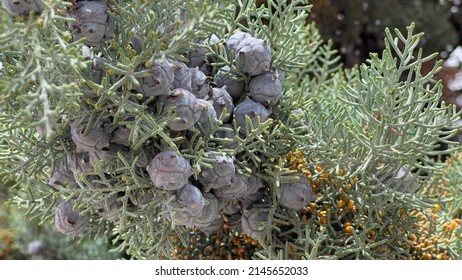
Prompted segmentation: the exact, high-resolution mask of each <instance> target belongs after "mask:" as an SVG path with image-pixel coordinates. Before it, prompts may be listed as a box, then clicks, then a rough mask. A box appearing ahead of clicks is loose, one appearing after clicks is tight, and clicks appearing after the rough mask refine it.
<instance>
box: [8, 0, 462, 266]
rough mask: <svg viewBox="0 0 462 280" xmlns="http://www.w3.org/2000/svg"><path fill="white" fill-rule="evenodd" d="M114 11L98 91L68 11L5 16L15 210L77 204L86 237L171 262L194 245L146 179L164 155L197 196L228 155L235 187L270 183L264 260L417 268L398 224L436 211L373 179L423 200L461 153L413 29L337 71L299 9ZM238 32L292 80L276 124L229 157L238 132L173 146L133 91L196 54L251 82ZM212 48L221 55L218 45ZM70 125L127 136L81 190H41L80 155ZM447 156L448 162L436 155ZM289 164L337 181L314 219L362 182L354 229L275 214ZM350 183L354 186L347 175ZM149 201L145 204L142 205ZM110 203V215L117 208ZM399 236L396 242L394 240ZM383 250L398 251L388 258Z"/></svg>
mask: <svg viewBox="0 0 462 280" xmlns="http://www.w3.org/2000/svg"><path fill="white" fill-rule="evenodd" d="M108 2H109V3H110V4H111V7H112V9H111V12H110V15H111V16H113V17H114V19H115V21H116V32H115V33H116V35H115V37H114V38H113V39H110V40H108V41H106V42H104V43H102V44H101V45H100V46H97V47H95V48H94V49H92V55H93V56H101V55H102V56H104V57H105V58H108V59H110V61H108V63H106V64H105V65H104V67H105V70H106V71H105V72H106V74H105V76H104V77H103V80H102V82H101V83H100V84H98V83H96V82H94V81H92V79H91V78H89V76H88V71H89V69H90V65H91V64H92V62H91V60H88V59H87V58H85V57H84V56H83V55H82V54H81V47H82V44H83V41H84V40H79V41H78V42H72V35H71V34H70V32H69V31H68V28H67V21H69V19H68V18H66V17H65V14H66V12H65V7H70V6H71V4H70V3H68V2H65V1H60V0H53V1H50V2H47V3H48V4H47V5H48V7H47V8H46V9H45V10H44V11H43V12H42V13H41V14H39V15H32V14H31V15H30V16H29V17H22V20H21V19H20V18H14V17H10V16H9V15H7V14H6V12H5V11H4V10H1V11H0V12H1V14H0V18H1V19H2V21H3V24H2V25H1V26H0V34H1V35H0V51H1V54H0V58H1V61H2V62H3V69H0V91H1V92H2V94H1V97H0V106H1V107H0V121H1V123H0V128H1V130H0V135H1V140H0V160H1V162H0V167H1V170H2V171H1V172H3V174H2V175H3V176H4V177H5V179H6V180H12V181H14V182H17V183H18V184H17V186H18V187H17V188H18V190H19V191H21V195H19V196H18V197H17V198H16V199H15V200H14V201H15V202H16V203H17V204H18V205H19V206H21V207H26V208H27V209H28V215H29V216H30V217H32V218H33V217H39V218H40V219H42V220H43V221H51V220H52V217H53V216H54V207H55V206H56V205H57V204H58V203H59V201H60V200H63V199H68V200H69V199H73V200H76V201H77V202H76V207H79V208H81V209H84V211H83V213H82V214H86V213H89V214H90V215H91V217H92V218H91V219H90V222H89V223H88V228H87V230H86V231H85V232H84V234H83V235H82V236H89V237H92V236H94V237H96V236H101V235H107V236H108V237H111V238H112V240H113V242H114V243H116V242H117V243H118V244H119V246H120V247H119V249H120V250H126V252H127V253H128V254H130V255H131V256H132V257H133V258H171V257H172V251H173V248H174V246H175V245H174V244H173V243H172V241H171V240H170V236H171V235H172V234H176V235H178V236H179V238H180V240H182V243H183V244H187V243H188V242H189V241H188V240H187V237H188V232H190V229H189V228H186V227H183V226H174V225H172V223H171V222H170V221H169V220H168V219H166V218H165V214H166V212H165V211H166V210H165V207H164V208H163V207H161V206H162V205H165V204H167V203H169V202H170V201H172V200H174V199H175V197H174V196H173V195H172V194H171V193H169V192H167V191H165V190H160V189H158V188H155V187H154V186H153V184H152V182H151V181H150V179H149V175H148V173H147V172H146V168H145V167H146V165H147V163H148V162H149V161H150V160H151V159H152V158H153V157H154V156H155V155H156V154H158V153H159V152H161V151H164V150H166V149H170V150H173V151H176V152H180V153H181V154H182V155H183V156H184V157H185V158H186V159H187V160H189V161H190V163H191V166H192V168H193V170H194V175H193V180H197V179H198V175H199V173H200V172H201V171H202V170H204V169H207V168H210V167H211V166H212V164H213V163H214V160H215V158H216V157H217V156H222V155H223V154H227V155H229V156H232V157H234V158H235V160H234V163H235V165H236V168H237V169H238V170H239V171H240V172H241V173H243V174H251V173H254V174H255V175H257V176H259V177H261V178H263V179H265V180H266V182H267V183H268V184H267V189H266V190H265V195H266V200H265V201H264V204H265V205H270V211H269V215H268V216H269V218H268V222H267V223H265V224H263V227H262V233H263V234H261V235H260V236H259V237H260V238H261V239H266V242H260V243H261V244H266V245H263V247H262V249H261V250H260V251H258V252H255V254H254V257H255V258H269V259H275V258H294V257H303V258H310V259H314V258H360V259H362V258H373V259H389V258H400V257H403V256H407V255H408V251H407V250H406V249H403V248H402V245H403V244H405V243H406V236H405V235H406V233H410V232H414V231H416V230H417V229H416V227H415V221H413V218H412V217H409V219H404V218H403V215H402V214H401V212H400V210H403V211H404V213H406V214H408V216H411V215H410V214H409V213H411V212H412V211H413V210H416V209H418V210H421V209H423V208H425V207H426V206H428V205H430V203H431V198H428V197H425V196H423V195H421V194H420V193H421V188H418V189H417V191H416V192H415V193H401V192H397V191H393V190H391V189H390V188H388V187H387V186H385V185H383V181H382V183H381V181H380V179H379V178H378V177H379V175H378V174H380V170H387V168H388V167H390V166H392V167H395V166H396V168H397V169H399V168H400V166H406V167H407V168H409V170H411V171H412V172H413V175H414V177H415V178H416V179H417V180H418V185H419V186H420V185H422V184H424V182H425V180H426V178H427V176H429V175H431V174H432V173H434V172H435V171H437V170H439V169H440V164H438V163H437V162H436V161H435V160H434V157H435V156H439V155H442V154H445V153H448V152H450V151H452V150H453V149H454V147H455V145H454V143H452V142H450V140H449V139H450V138H451V137H452V136H453V135H454V133H455V132H456V128H455V127H453V126H452V123H454V122H455V121H456V120H457V119H458V118H459V117H458V115H457V114H455V112H453V108H452V107H447V106H446V105H444V104H442V105H441V106H438V100H439V96H440V95H441V84H440V83H438V82H436V81H434V79H433V74H434V73H436V72H437V71H438V70H439V66H440V63H437V65H435V66H434V68H433V69H432V71H430V73H429V74H428V75H425V76H423V75H422V74H421V67H422V63H423V62H425V61H428V60H430V59H431V58H432V57H433V56H432V57H422V55H421V52H420V51H416V50H415V48H416V46H417V43H418V40H419V38H420V36H421V34H417V35H414V34H413V32H412V31H413V25H411V26H410V27H409V28H408V34H407V35H403V34H402V33H400V32H399V31H398V30H396V31H395V34H396V35H392V33H391V32H388V31H387V38H386V46H387V48H386V49H385V51H384V52H383V54H382V55H381V57H379V56H378V55H377V54H372V55H371V59H370V60H369V61H368V62H367V63H366V64H363V65H361V66H359V67H357V68H354V69H351V70H343V69H342V68H341V67H340V65H339V63H338V57H337V56H336V54H335V51H334V50H332V49H331V48H330V44H329V43H327V44H326V43H324V42H322V40H321V39H320V36H319V34H318V31H317V29H316V27H315V26H314V24H306V18H307V16H308V13H309V11H310V6H309V5H308V3H307V1H304V0H298V1H291V3H290V4H287V3H286V1H282V0H275V1H268V7H269V8H268V7H265V6H260V7H256V5H255V1H251V0H249V1H207V0H191V1H174V0H163V1H142V0H134V1H116V0H114V1H108ZM237 28H239V29H240V30H241V31H246V32H248V33H249V34H251V35H252V36H254V37H255V38H260V39H264V40H266V41H267V42H268V44H269V46H270V47H271V49H272V58H273V59H272V68H274V69H281V70H283V71H284V72H285V82H284V95H283V97H282V99H281V100H280V101H279V102H278V103H277V104H276V105H275V106H274V107H273V108H272V115H271V116H270V119H269V120H268V121H265V122H262V123H260V125H259V126H258V127H254V125H253V122H252V121H251V120H250V118H246V126H247V129H246V133H245V135H242V134H241V135H239V133H236V140H237V147H236V148H235V149H227V148H225V147H226V143H228V142H227V141H226V140H225V139H220V138H218V137H216V135H218V133H216V132H218V131H223V130H226V129H229V128H225V127H220V126H217V127H216V128H215V131H212V132H210V131H209V129H207V131H206V133H205V132H204V131H203V130H201V128H200V127H198V129H196V130H195V131H193V132H190V134H188V135H187V136H188V137H186V135H185V134H181V133H171V132H170V131H169V129H168V124H169V123H170V122H171V121H173V120H177V119H178V118H177V116H176V115H175V114H174V113H173V111H172V110H167V111H164V110H162V108H161V104H160V102H157V100H158V99H157V97H144V96H143V95H142V94H140V93H139V92H137V91H136V90H135V89H136V88H137V87H139V81H138V79H137V78H139V77H146V76H148V75H149V70H146V69H148V68H150V67H151V66H152V65H153V64H154V61H156V60H157V59H161V60H164V59H166V58H168V59H176V60H179V61H186V60H187V59H186V56H184V55H183V54H184V53H185V52H186V51H188V50H191V49H194V48H197V47H198V44H199V45H200V47H205V48H206V49H207V50H208V52H209V53H210V55H211V56H213V57H214V58H215V60H214V61H213V62H212V64H211V65H212V66H213V67H212V69H211V71H212V72H211V74H212V75H213V74H215V73H216V72H217V71H218V68H219V67H222V66H228V67H229V69H230V71H231V72H233V73H237V74H242V73H239V69H237V67H236V66H235V65H234V64H233V61H231V60H230V59H228V56H227V53H226V48H225V46H224V42H225V41H226V39H227V38H228V37H229V36H231V34H232V33H233V32H234V30H235V29H237ZM133 30H136V34H137V35H138V36H140V38H141V41H142V43H143V51H142V52H141V53H140V54H139V55H137V54H136V52H135V51H134V50H133V48H132V47H131V45H130V41H131V39H132V37H133V36H134V34H135V32H134V31H133ZM213 34H215V35H216V36H217V37H218V38H219V41H218V42H215V41H212V40H209V39H210V38H211V36H212V35H213ZM199 41H201V42H203V43H197V42H199ZM231 57H232V55H231ZM246 82H247V83H248V82H249V81H248V80H247V81H246ZM153 104H155V106H153ZM108 119H110V121H109V122H108V121H107V120H108ZM73 121H84V122H85V124H86V129H87V130H89V129H92V128H93V127H95V125H97V124H99V123H101V122H105V123H109V124H108V125H107V126H105V131H106V132H107V133H111V132H113V131H114V130H115V129H116V128H117V127H119V126H124V127H126V128H129V129H130V130H131V134H130V137H129V139H128V143H129V148H127V149H120V150H118V151H115V152H111V151H107V153H105V154H104V156H103V157H102V158H101V159H102V160H101V161H98V162H97V163H95V164H94V167H95V172H94V173H93V174H92V175H88V176H87V175H81V174H74V176H75V179H76V180H77V182H78V187H71V186H66V187H63V188H61V189H60V190H59V191H57V190H55V189H53V188H52V187H50V186H49V185H47V183H48V181H49V178H50V177H51V175H52V173H53V172H54V170H56V169H57V168H58V165H59V163H60V161H61V160H62V159H64V158H66V155H68V154H71V155H72V154H74V153H75V151H74V149H75V147H73V145H72V143H71V142H72V141H71V140H70V139H71V137H70V124H71V123H72V122H73ZM233 129H234V130H235V131H236V127H235V123H234V128H233ZM439 143H445V144H448V148H447V149H446V150H439V151H437V150H436V148H438V145H439ZM295 149H298V150H300V151H302V152H303V154H304V155H305V157H306V159H307V160H308V163H307V165H306V166H305V167H306V168H307V169H310V170H313V169H314V167H315V166H318V165H322V166H323V167H324V169H325V170H330V173H331V174H330V175H331V176H332V180H330V181H329V182H328V183H326V184H323V185H321V186H320V190H321V192H320V193H321V194H322V195H321V196H320V197H318V199H317V200H316V203H317V204H318V205H322V204H326V205H332V206H335V205H336V197H337V196H338V189H339V185H338V183H335V182H334V180H333V179H338V180H340V181H341V182H342V180H343V181H345V180H347V179H348V178H350V179H351V178H354V177H356V178H359V182H358V183H357V184H355V187H354V188H352V189H349V190H348V191H346V192H347V194H348V196H349V197H350V198H352V199H354V201H355V203H356V205H357V206H358V210H357V212H356V213H346V214H345V215H338V214H337V213H336V212H335V211H330V212H329V213H328V219H329V221H334V222H329V223H328V224H324V225H323V224H320V223H319V221H316V220H315V218H314V215H313V216H311V220H310V221H309V222H308V223H306V222H302V220H301V214H300V211H294V210H289V209H287V208H285V207H283V206H280V205H279V203H278V199H279V186H280V183H282V182H292V181H294V180H295V179H296V178H297V177H296V176H293V174H294V173H296V171H295V170H289V168H288V167H289V166H288V164H287V162H286V155H287V153H288V152H289V151H294V150H295ZM340 169H342V170H345V171H346V174H345V175H338V173H336V171H338V170H340ZM30 182H34V183H33V184H31V183H30ZM390 184H392V183H391V182H390ZM143 197H149V199H147V201H144V202H143V203H141V202H140V201H143ZM113 198H116V202H117V207H115V208H114V207H109V206H111V205H112V206H113V204H112V202H113ZM108 201H110V202H111V203H109V202H108ZM134 201H136V203H135V202H134ZM108 204H111V205H108ZM101 209H106V210H107V209H111V211H115V215H118V217H119V219H117V221H116V222H110V221H107V219H104V217H103V216H101V215H99V213H100V212H99V211H100V210H101ZM333 209H334V208H333ZM379 213H380V215H379ZM379 216H380V217H379ZM346 218H348V220H350V221H353V222H354V223H356V224H357V225H358V226H359V224H361V225H362V229H363V230H361V231H358V233H354V234H353V235H351V236H346V235H345V234H344V232H343V229H341V228H340V229H339V226H338V224H340V225H341V223H342V222H340V221H341V220H342V219H346ZM336 220H338V221H339V223H336V222H335V221H336ZM390 225H394V226H395V229H393V230H389V226H390ZM371 229H374V230H376V231H378V232H380V234H378V236H377V238H376V239H375V240H369V239H367V237H366V234H367V232H368V231H369V230H371ZM387 230H388V231H387ZM197 234H200V233H197ZM381 246H388V247H387V248H388V250H385V251H382V250H378V249H377V248H380V247H381ZM289 247H293V248H296V250H295V251H294V250H289ZM458 254H459V255H460V253H458Z"/></svg>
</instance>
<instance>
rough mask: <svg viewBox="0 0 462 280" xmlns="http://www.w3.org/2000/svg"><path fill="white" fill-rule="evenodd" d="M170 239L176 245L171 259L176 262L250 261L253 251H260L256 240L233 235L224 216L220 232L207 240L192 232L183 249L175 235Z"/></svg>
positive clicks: (200, 234) (245, 236)
mask: <svg viewBox="0 0 462 280" xmlns="http://www.w3.org/2000/svg"><path fill="white" fill-rule="evenodd" d="M171 239H172V241H173V242H174V243H175V244H177V246H176V248H175V249H174V250H173V259H176V260H190V259H195V260H250V259H251V257H252V255H253V253H254V252H255V250H257V249H261V246H260V244H259V242H258V240H255V239H252V238H250V237H249V236H247V235H245V234H235V233H233V232H232V230H230V226H229V225H228V218H227V216H224V225H223V231H222V232H219V233H217V234H215V235H213V236H210V237H209V238H207V237H205V235H204V234H202V233H198V232H192V233H191V238H190V244H189V246H188V247H184V246H183V245H182V244H181V242H180V239H179V237H178V236H176V235H173V236H171Z"/></svg>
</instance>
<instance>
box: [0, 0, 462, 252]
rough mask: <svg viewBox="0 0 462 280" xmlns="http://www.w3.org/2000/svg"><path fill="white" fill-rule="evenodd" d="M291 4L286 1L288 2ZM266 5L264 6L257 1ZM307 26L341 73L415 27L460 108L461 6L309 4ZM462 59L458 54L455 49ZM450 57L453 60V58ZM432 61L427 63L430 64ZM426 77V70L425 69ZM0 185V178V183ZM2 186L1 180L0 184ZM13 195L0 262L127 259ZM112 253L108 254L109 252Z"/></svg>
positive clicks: (449, 2)
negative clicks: (28, 208)
mask: <svg viewBox="0 0 462 280" xmlns="http://www.w3.org/2000/svg"><path fill="white" fill-rule="evenodd" d="M288 1H290V0H288ZM259 2H260V3H266V0H262V1H259ZM310 2H311V3H312V4H313V9H312V12H311V14H310V19H309V20H310V21H311V22H313V21H314V22H315V23H316V24H317V26H318V27H319V29H320V32H321V35H322V37H323V38H324V39H325V40H332V42H333V44H334V47H335V48H336V49H337V50H338V52H339V54H340V55H341V57H342V63H343V64H344V66H345V67H354V66H355V65H357V64H360V63H363V62H365V61H366V60H367V58H368V57H369V53H370V52H378V53H380V52H381V50H382V49H383V47H384V43H383V38H384V37H385V32H384V30H385V28H386V27H388V28H390V29H393V28H398V29H400V30H401V31H403V33H405V27H406V26H407V25H409V24H410V23H411V22H415V24H416V31H421V32H425V35H424V37H423V38H422V40H421V47H422V48H423V50H424V54H427V55H428V54H431V53H434V52H438V53H439V57H438V58H437V59H444V60H448V59H449V58H450V57H451V59H449V61H447V62H446V63H445V64H444V67H443V69H442V71H441V72H440V73H439V74H438V78H439V79H442V80H443V85H444V95H443V97H442V101H445V102H447V103H453V104H456V106H457V107H458V108H459V109H460V108H461V107H462V98H460V93H462V86H460V84H461V83H462V71H461V62H462V55H461V56H460V57H458V56H457V51H456V52H454V50H457V47H458V46H460V45H462V0H387V1H383V0H311V1H310ZM459 51H460V52H461V53H462V48H461V49H459ZM451 54H453V55H452V56H451ZM434 62H435V61H431V62H429V64H432V63H434ZM423 71H425V69H423ZM0 179H1V178H0ZM0 181H1V180H0ZM15 195H17V194H16V193H15V191H14V189H12V188H11V185H7V184H3V183H1V182H0V259H116V258H123V257H126V256H124V255H122V254H121V253H120V252H117V251H116V250H115V246H114V245H111V244H110V243H109V242H108V241H107V240H106V239H105V238H104V237H100V238H97V239H94V240H81V241H76V240H72V239H71V238H69V237H67V236H64V235H62V234H59V233H56V232H54V230H53V225H52V224H48V223H44V224H39V223H38V221H37V220H36V219H33V220H29V219H26V218H25V214H26V213H25V212H24V211H23V210H21V209H18V208H17V207H14V205H11V204H10V203H7V201H12V199H14V196H15ZM111 249H112V250H111Z"/></svg>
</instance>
